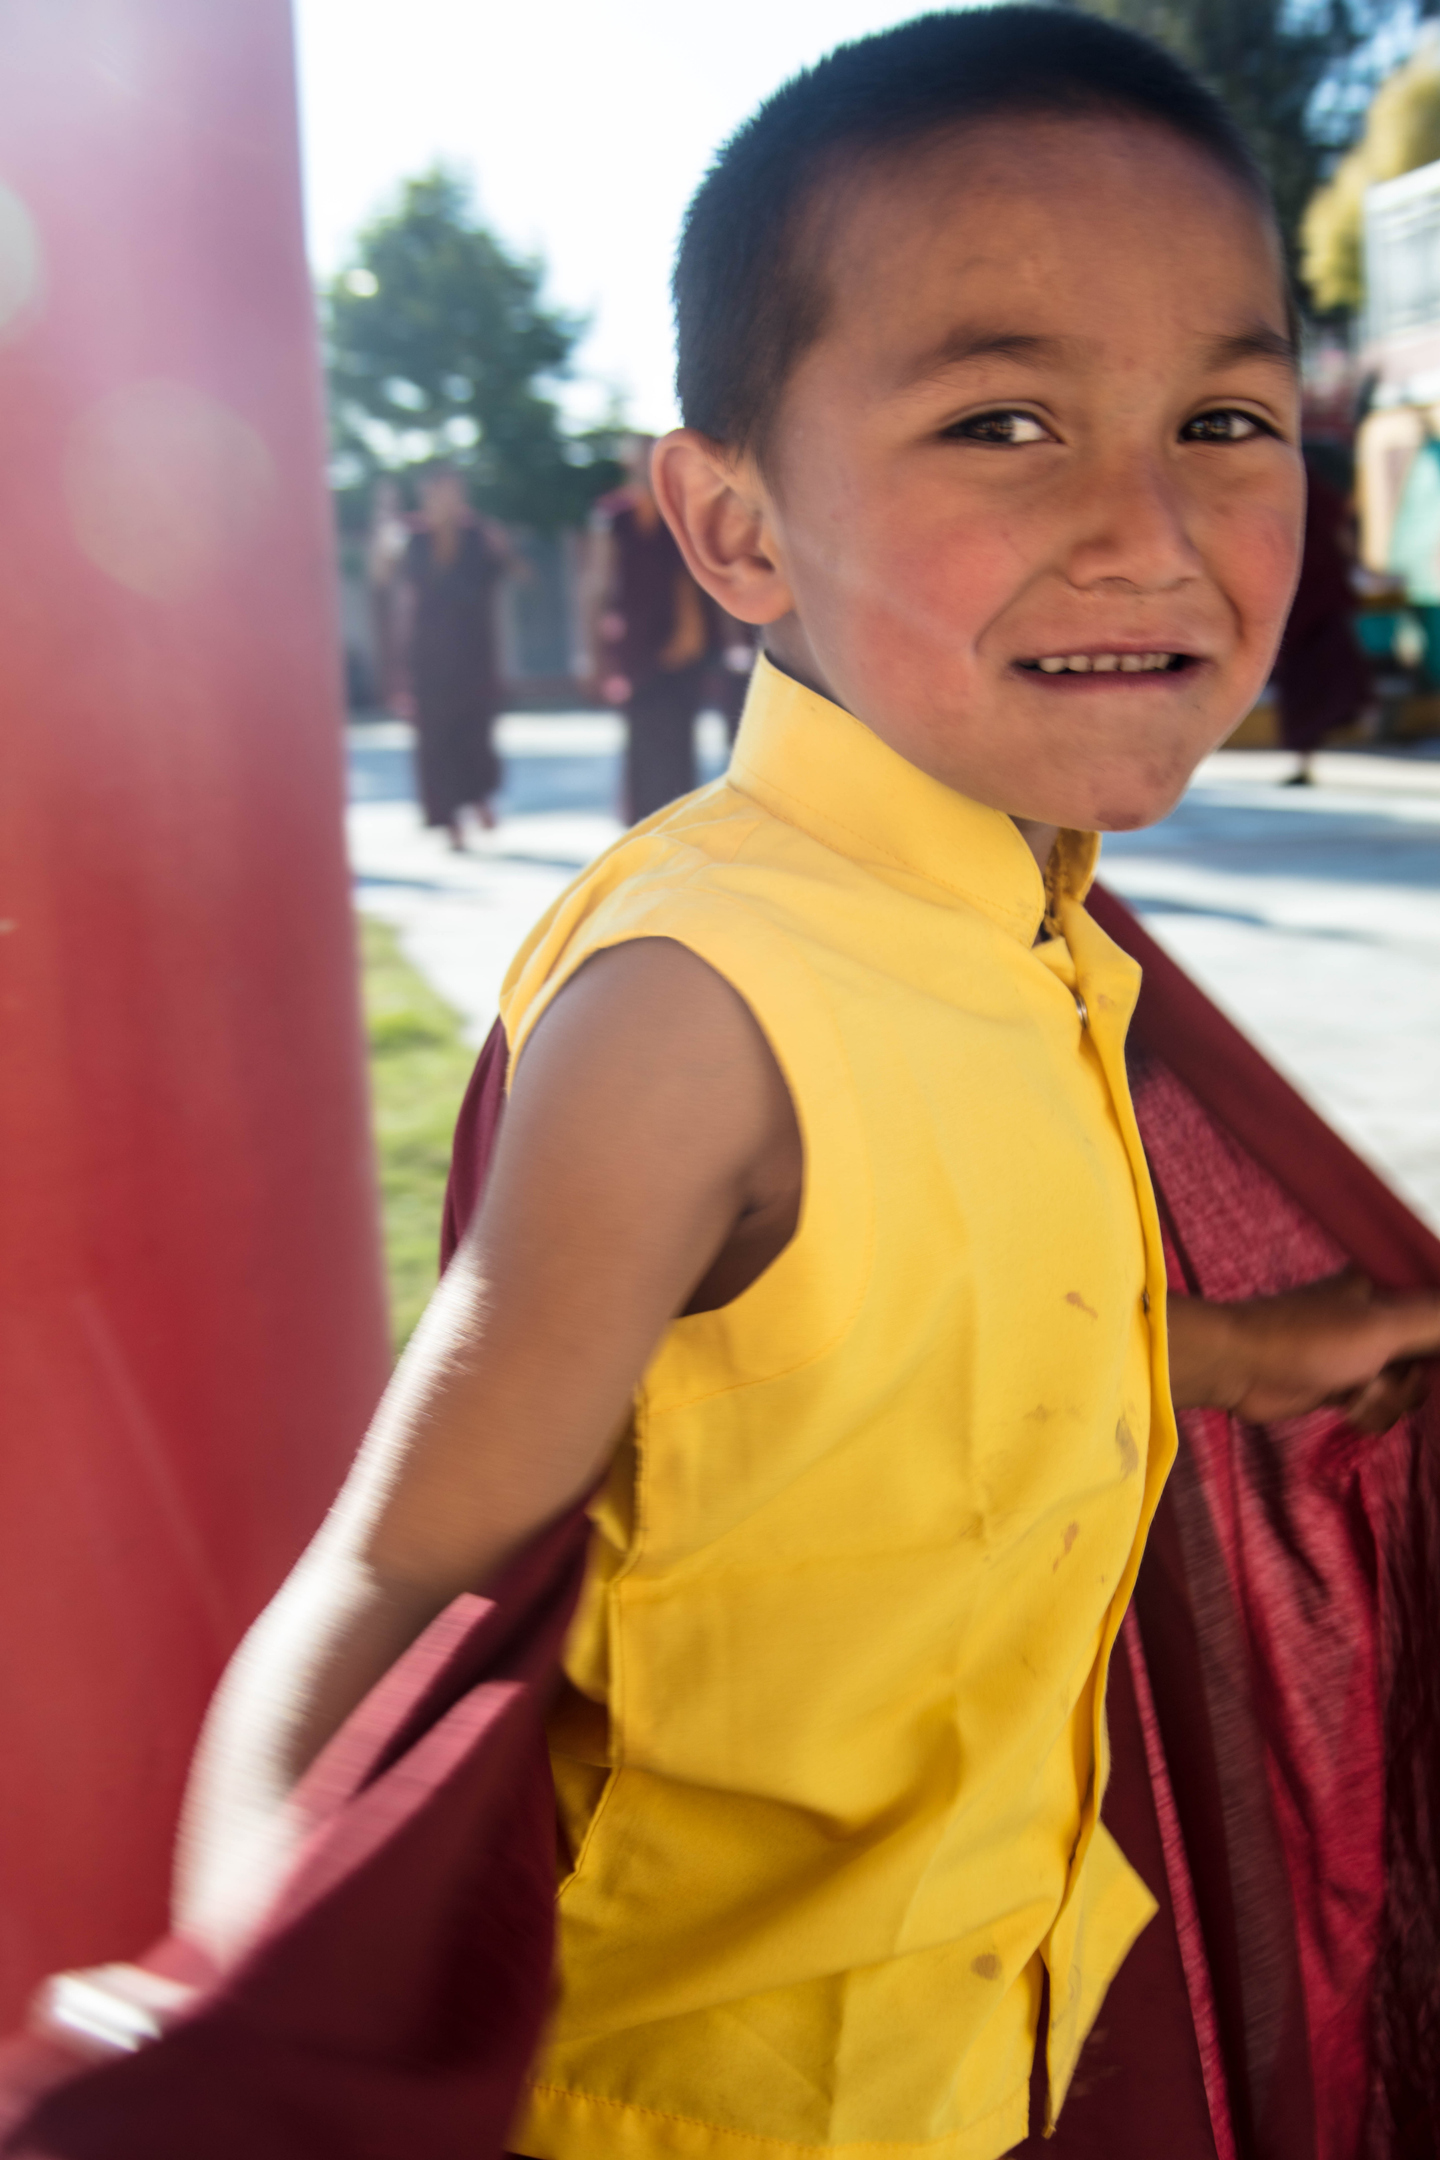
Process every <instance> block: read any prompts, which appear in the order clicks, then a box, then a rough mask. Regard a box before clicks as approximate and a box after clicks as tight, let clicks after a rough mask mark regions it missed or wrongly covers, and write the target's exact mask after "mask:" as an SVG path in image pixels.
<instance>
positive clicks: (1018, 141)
mask: <svg viewBox="0 0 1440 2160" xmlns="http://www.w3.org/2000/svg"><path fill="white" fill-rule="evenodd" d="M814 239H815V241H816V242H817V243H818V244H819V246H820V248H821V251H822V257H823V260H824V262H825V274H826V283H827V287H828V292H827V303H828V304H827V309H826V331H825V333H822V338H823V339H825V340H827V341H828V339H829V338H832V337H833V335H834V334H835V333H836V332H837V331H839V330H841V328H842V325H843V330H844V334H845V337H846V339H847V341H853V340H854V338H855V337H856V334H857V332H858V333H859V334H860V337H861V339H862V342H863V343H864V344H866V345H872V346H874V347H876V348H877V352H876V357H877V359H878V358H879V350H880V349H883V350H884V351H885V352H886V354H887V355H888V356H889V359H890V361H891V362H892V363H896V364H899V365H901V366H904V367H906V368H907V369H908V368H909V367H911V366H912V365H915V364H918V363H920V362H921V361H923V358H924V355H925V354H926V352H927V351H929V350H930V348H932V347H935V348H936V350H937V354H938V355H943V351H944V345H945V341H946V340H947V338H948V337H949V335H950V331H951V327H952V326H953V327H954V329H955V331H956V334H957V341H958V343H959V344H961V345H963V344H964V342H965V340H966V337H967V334H968V330H969V328H970V327H971V326H976V327H978V328H980V329H981V331H982V332H983V330H984V328H985V327H986V326H991V327H996V328H998V327H999V326H1000V325H1001V324H1002V321H1004V320H1006V319H1010V320H1012V321H1013V322H1016V323H1022V322H1023V323H1024V324H1025V326H1026V327H1028V328H1030V329H1032V330H1033V331H1034V332H1035V333H1036V334H1037V335H1039V334H1043V335H1046V336H1048V337H1050V338H1052V339H1065V338H1067V337H1068V339H1069V351H1068V354H1064V353H1059V352H1057V353H1056V354H1054V355H1053V357H1055V358H1066V357H1068V358H1070V359H1071V360H1073V361H1075V362H1076V363H1079V362H1080V361H1081V360H1082V359H1083V356H1084V347H1085V345H1086V344H1087V343H1091V342H1093V333H1094V332H1096V331H1099V332H1100V333H1101V335H1102V337H1103V336H1104V334H1105V332H1106V330H1107V328H1110V327H1113V326H1116V325H1117V323H1118V319H1119V318H1120V317H1122V316H1123V315H1124V314H1126V313H1127V312H1136V313H1139V314H1140V315H1142V316H1148V317H1149V318H1151V323H1150V326H1151V327H1153V323H1154V318H1155V317H1156V316H1157V314H1159V313H1161V312H1168V313H1173V312H1174V310H1175V308H1176V306H1177V305H1178V306H1180V307H1181V308H1182V309H1185V310H1186V311H1187V312H1193V315H1194V319H1195V328H1196V334H1197V336H1198V335H1203V334H1205V331H1203V330H1202V325H1206V327H1207V329H1208V333H1209V334H1210V335H1212V336H1221V335H1223V334H1225V333H1227V332H1232V331H1236V330H1239V329H1240V328H1242V327H1245V328H1249V327H1251V326H1253V325H1255V324H1257V323H1258V324H1261V325H1265V326H1267V327H1268V328H1269V329H1271V330H1273V331H1274V332H1275V333H1276V334H1277V335H1278V336H1279V337H1281V338H1282V339H1283V338H1284V336H1285V334H1286V329H1287V324H1286V300H1285V284H1284V270H1283V263H1282V259H1281V255H1280V250H1279V245H1278V240H1277V237H1276V234H1275V231H1274V227H1273V223H1272V221H1271V220H1270V219H1269V217H1268V216H1267V214H1266V212H1265V210H1264V208H1263V206H1262V205H1261V204H1260V203H1259V202H1257V201H1256V200H1255V199H1254V198H1253V197H1252V196H1251V195H1250V194H1249V193H1248V191H1246V190H1245V189H1244V188H1243V187H1242V186H1241V185H1240V183H1239V182H1238V180H1237V179H1235V178H1234V177H1233V176H1232V175H1230V174H1229V173H1227V172H1226V171H1225V170H1224V169H1223V168H1222V167H1221V166H1220V165H1219V164H1218V162H1217V161H1216V160H1215V159H1214V158H1213V157H1211V156H1210V155H1209V154H1208V153H1207V152H1206V151H1205V150H1203V149H1202V148H1200V147H1199V146H1197V145H1194V144H1191V143H1189V142H1188V141H1186V140H1185V139H1184V138H1182V137H1181V136H1179V135H1178V134H1176V133H1175V132H1174V131H1173V130H1171V129H1169V128H1166V127H1164V126H1162V125H1160V124H1158V123H1151V122H1148V121H1143V120H1140V119H1135V120H1133V121H1130V122H1129V123H1128V124H1118V123H1117V121H1116V119H1115V117H1114V116H1111V115H1099V114H1082V115H1074V116H1070V115H1065V116H1056V115H1028V114H1017V115H1010V116H1001V117H998V118H992V119H987V120H985V121H981V122H976V123H973V124H971V125H968V126H966V127H965V128H963V129H959V130H956V131H955V132H954V133H952V134H950V135H947V136H945V137H941V138H937V139H934V140H932V141H930V142H928V143H926V144H923V145H919V146H915V147H913V148H911V149H909V150H907V151H904V152H900V153H896V152H889V153H886V154H885V155H883V156H879V157H874V158H868V159H863V160H861V161H859V162H858V163H857V165H856V166H855V167H854V168H853V170H852V171H851V172H850V173H849V174H848V175H847V176H846V177H845V179H844V180H843V182H842V183H841V184H840V185H838V186H836V187H835V188H834V189H833V190H832V191H830V193H829V195H828V199H827V201H826V203H825V205H824V208H823V211H822V214H821V217H820V220H819V225H818V229H817V230H816V231H815V233H814ZM1187 303H1188V307H1187ZM1217 311H1218V313H1217ZM1027 318H1028V320H1027ZM867 333H868V334H867ZM887 371H888V370H887Z"/></svg>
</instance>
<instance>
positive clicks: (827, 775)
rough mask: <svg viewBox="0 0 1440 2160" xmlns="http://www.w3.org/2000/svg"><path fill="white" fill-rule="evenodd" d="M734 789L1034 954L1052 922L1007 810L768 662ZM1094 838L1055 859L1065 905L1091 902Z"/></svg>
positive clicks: (741, 744)
mask: <svg viewBox="0 0 1440 2160" xmlns="http://www.w3.org/2000/svg"><path fill="white" fill-rule="evenodd" d="M729 777H730V784H731V785H732V787H735V788H738V789H739V790H740V791H741V792H742V793H743V794H746V795H749V796H752V797H753V798H754V799H755V801H757V802H759V803H763V805H764V806H765V808H766V809H767V810H769V811H771V812H773V814H774V815H775V816H776V817H780V818H784V819H785V821H786V823H787V824H790V825H797V826H799V827H800V829H801V831H802V832H808V833H810V834H812V835H813V836H814V837H815V838H816V839H817V840H822V841H823V842H824V843H825V845H826V846H827V847H830V848H834V849H835V851H836V852H837V853H838V854H841V855H847V856H849V858H850V859H851V861H852V862H857V863H863V864H865V865H866V867H867V868H870V869H873V870H876V871H878V872H879V873H880V874H881V875H887V874H888V875H890V876H892V877H893V876H894V875H895V874H896V873H900V874H903V875H905V876H907V877H909V878H913V879H918V880H919V881H920V882H921V883H923V884H925V885H927V886H930V887H932V888H933V889H934V890H935V891H936V893H937V895H938V896H944V897H946V898H948V899H949V900H951V901H952V902H953V901H959V902H962V903H964V904H965V905H967V906H970V907H976V908H980V909H981V910H982V911H983V912H984V913H985V914H987V915H989V916H991V917H992V918H993V919H994V920H995V921H996V922H997V923H999V924H1001V925H1002V926H1003V927H1004V928H1005V929H1007V930H1009V931H1011V932H1012V933H1013V934H1014V935H1015V936H1016V937H1017V938H1019V939H1020V940H1021V941H1022V942H1023V943H1024V944H1026V945H1033V943H1034V942H1035V937H1036V933H1037V932H1038V930H1039V928H1040V924H1041V920H1042V918H1043V916H1044V913H1045V881H1044V879H1043V878H1042V877H1041V875H1040V871H1039V868H1038V867H1037V865H1036V862H1035V858H1034V856H1033V855H1032V854H1031V852H1030V849H1029V847H1028V846H1027V845H1026V842H1025V839H1024V836H1023V834H1022V833H1021V832H1020V831H1019V829H1018V827H1017V826H1016V825H1015V824H1014V823H1013V822H1012V821H1011V819H1009V818H1008V817H1007V816H1006V815H1005V813H1004V812H1003V811H1002V810H990V809H987V808H986V807H985V805H984V804H983V803H977V802H972V801H971V800H970V798H969V796H967V795H960V794H957V793H956V791H955V789H954V788H948V787H946V786H945V785H944V783H943V781H940V780H932V779H931V777H930V775H929V774H928V773H923V772H921V771H920V769H919V767H918V766H916V765H912V764H910V762H909V760H908V759H906V758H903V757H901V755H900V753H899V751H898V750H892V749H891V748H890V746H889V744H888V743H884V742H882V741H881V740H880V737H879V736H878V735H876V734H875V733H874V732H873V731H872V730H871V729H870V728H868V727H866V726H865V725H864V724H863V722H861V721H859V720H857V719H856V718H855V717H854V715H853V714H852V713H848V712H846V711H845V710H844V708H843V707H842V706H839V705H834V704H832V703H831V701H830V700H829V698H824V697H821V696H820V695H819V693H818V691H814V690H807V689H806V687H805V685H804V684H803V683H798V682H796V681H795V679H794V677H793V676H791V675H785V674H782V673H781V671H780V669H779V668H777V667H775V666H774V665H772V663H771V662H770V661H769V660H767V659H766V658H765V655H764V654H763V653H762V654H761V655H760V656H759V658H758V659H757V660H756V662H755V672H754V675H753V676H752V677H751V682H750V694H749V696H748V698H747V699H746V701H745V714H744V718H743V719H742V721H741V723H740V732H739V734H738V735H737V736H736V739H735V748H734V751H733V753H732V755H731V759H730V775H729ZM1099 852H1100V841H1099V836H1098V835H1097V834H1095V833H1081V832H1063V833H1062V834H1061V835H1060V838H1059V841H1058V842H1057V844H1056V849H1055V855H1054V857H1053V858H1052V861H1053V867H1054V872H1055V876H1056V880H1057V884H1058V893H1059V897H1063V898H1068V899H1072V900H1076V901H1083V899H1084V897H1085V894H1086V893H1087V892H1088V891H1089V889H1090V882H1091V880H1092V878H1093V877H1094V875H1095V863H1096V858H1097V857H1098V855H1099Z"/></svg>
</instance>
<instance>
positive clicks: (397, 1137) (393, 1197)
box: [360, 915, 475, 1356]
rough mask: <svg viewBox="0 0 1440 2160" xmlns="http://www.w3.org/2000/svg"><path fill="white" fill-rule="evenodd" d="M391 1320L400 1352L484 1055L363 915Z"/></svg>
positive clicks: (429, 1265) (429, 1281) (421, 1299)
mask: <svg viewBox="0 0 1440 2160" xmlns="http://www.w3.org/2000/svg"><path fill="white" fill-rule="evenodd" d="M360 960H361V974H362V984H363V991H364V1000H365V1024H366V1030H367V1033H368V1035H369V1039H370V1086H371V1095H372V1099H373V1104H374V1117H375V1142H376V1147H377V1149H378V1151H379V1157H380V1202H381V1208H382V1212H383V1216H384V1229H385V1266H386V1272H387V1274H388V1276H389V1282H390V1328H391V1334H392V1337H393V1340H394V1345H395V1352H396V1355H397V1356H398V1355H399V1353H400V1351H401V1350H403V1349H404V1347H405V1345H406V1343H407V1342H408V1341H409V1339H410V1335H411V1332H412V1330H413V1329H414V1326H415V1323H416V1321H417V1320H418V1319H419V1318H420V1315H421V1313H422V1312H423V1311H424V1309H425V1305H426V1302H427V1300H428V1298H429V1296H430V1293H431V1291H432V1290H433V1289H434V1288H435V1280H436V1273H437V1269H438V1265H439V1262H438V1259H437V1253H438V1249H439V1243H440V1214H441V1209H442V1207H443V1205H444V1200H445V1180H446V1177H447V1175H448V1174H449V1169H450V1143H451V1140H452V1138H453V1136H454V1131H455V1115H456V1112H457V1111H458V1110H459V1108H460V1098H461V1096H462V1095H463V1094H464V1092H465V1087H466V1083H467V1081H468V1080H469V1078H470V1073H471V1069H472V1068H473V1066H474V1063H475V1052H474V1051H473V1050H472V1049H471V1048H470V1046H469V1044H468V1043H467V1042H465V1041H464V1039H463V1038H462V1036H461V1033H460V1025H461V1023H460V1018H459V1015H458V1014H457V1013H456V1012H455V1011H454V1009H453V1007H451V1006H449V1005H447V1004H446V1002H445V1000H444V998H442V997H441V996H440V995H439V993H438V992H437V991H435V990H432V989H431V987H430V985H429V983H427V982H426V980H425V978H424V976H423V975H421V974H419V973H418V972H417V970H416V969H415V968H413V967H411V965H410V963H409V961H408V960H406V959H405V957H404V956H403V954H402V952H401V949H400V940H399V938H398V936H397V934H396V932H395V931H394V930H393V929H392V928H391V926H390V925H389V923H383V922H377V921H376V920H375V919H374V917H373V916H369V915H362V916H361V918H360Z"/></svg>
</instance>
